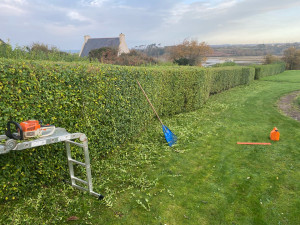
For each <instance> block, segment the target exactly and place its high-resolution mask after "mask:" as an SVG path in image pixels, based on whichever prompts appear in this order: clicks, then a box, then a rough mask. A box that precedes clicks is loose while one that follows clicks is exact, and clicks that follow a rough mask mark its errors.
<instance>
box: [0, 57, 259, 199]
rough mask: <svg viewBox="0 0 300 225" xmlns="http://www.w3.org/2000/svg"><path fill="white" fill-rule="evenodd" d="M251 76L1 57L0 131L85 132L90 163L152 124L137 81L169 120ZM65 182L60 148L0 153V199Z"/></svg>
mask: <svg viewBox="0 0 300 225" xmlns="http://www.w3.org/2000/svg"><path fill="white" fill-rule="evenodd" d="M253 76H254V68H249V67H233V68H223V69H218V68H217V69H202V68H197V67H149V68H148V67H121V66H110V65H99V64H88V63H76V64H75V63H54V62H47V61H17V60H7V59H0V102H1V104H0V113H1V114H0V133H1V134H3V133H4V128H5V126H6V123H7V122H8V121H9V120H14V121H17V122H21V121H25V120H28V119H38V120H43V121H44V123H50V124H53V125H55V126H56V127H64V128H66V129H67V131H68V132H70V133H72V132H82V133H85V134H86V135H87V137H88V139H89V150H90V156H91V158H92V160H102V158H103V156H105V154H108V153H109V152H110V151H112V150H113V149H116V147H117V146H119V145H121V144H122V143H124V142H125V141H126V140H128V139H129V138H131V137H133V136H135V135H137V134H138V133H139V132H140V131H141V129H143V128H144V127H145V126H146V125H147V123H149V122H150V121H151V120H152V119H153V112H152V110H151V108H150V107H149V105H148V103H147V102H146V99H145V98H144V96H143V95H142V92H141V91H140V90H139V87H138V85H137V83H136V79H138V80H139V81H140V83H141V84H142V86H143V87H144V89H145V91H146V93H147V94H148V96H149V98H150V99H151V101H152V103H153V104H154V106H155V108H156V110H157V111H158V113H159V114H160V115H162V116H168V115H174V114H176V113H181V112H187V111H191V110H195V109H197V108H199V107H201V106H202V105H203V104H204V103H205V102H206V101H207V99H208V98H209V95H210V94H211V93H216V92H221V91H223V90H226V89H229V88H231V87H234V86H237V85H241V84H249V83H250V82H251V81H252V80H253ZM75 150H76V149H75ZM78 154H79V153H78ZM76 157H77V156H76V155H75V158H76ZM94 169H95V168H94ZM67 178H68V168H67V162H66V153H65V149H64V145H63V143H57V144H54V145H48V146H41V147H39V148H34V149H28V150H24V151H11V152H10V153H8V154H4V155H0V198H1V199H2V200H3V199H13V198H18V197H20V196H24V195H25V194H26V192H27V191H31V190H32V189H34V188H36V187H37V188H40V187H41V186H44V185H50V184H52V183H57V182H61V181H62V180H64V179H67Z"/></svg>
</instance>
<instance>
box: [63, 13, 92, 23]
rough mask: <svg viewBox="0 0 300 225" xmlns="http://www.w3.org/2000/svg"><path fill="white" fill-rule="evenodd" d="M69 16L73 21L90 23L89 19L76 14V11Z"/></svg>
mask: <svg viewBox="0 0 300 225" xmlns="http://www.w3.org/2000/svg"><path fill="white" fill-rule="evenodd" d="M67 15H68V17H69V18H70V19H72V20H78V21H89V19H88V18H86V17H85V16H82V15H80V14H79V13H78V12H75V11H71V12H68V13H67Z"/></svg>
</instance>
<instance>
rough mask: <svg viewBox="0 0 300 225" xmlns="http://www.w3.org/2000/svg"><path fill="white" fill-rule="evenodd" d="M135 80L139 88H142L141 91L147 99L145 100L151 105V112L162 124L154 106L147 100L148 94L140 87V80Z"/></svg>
mask: <svg viewBox="0 0 300 225" xmlns="http://www.w3.org/2000/svg"><path fill="white" fill-rule="evenodd" d="M136 81H137V83H138V85H139V86H140V88H141V90H142V92H143V94H144V96H145V97H146V99H147V101H148V103H149V105H150V106H151V108H152V110H153V112H154V113H155V115H156V116H157V118H158V120H159V122H160V123H161V125H163V122H162V121H161V119H160V118H159V115H158V113H157V112H156V110H155V108H154V106H153V105H152V103H151V102H150V100H149V98H148V96H147V94H146V92H145V91H144V89H143V88H142V86H141V84H140V82H139V81H138V80H136Z"/></svg>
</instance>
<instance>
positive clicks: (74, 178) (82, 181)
mask: <svg viewBox="0 0 300 225" xmlns="http://www.w3.org/2000/svg"><path fill="white" fill-rule="evenodd" d="M71 179H73V180H76V181H79V182H81V183H83V184H86V185H88V182H86V181H85V180H81V179H79V178H78V177H71Z"/></svg>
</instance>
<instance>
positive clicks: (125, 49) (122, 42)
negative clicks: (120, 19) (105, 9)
mask: <svg viewBox="0 0 300 225" xmlns="http://www.w3.org/2000/svg"><path fill="white" fill-rule="evenodd" d="M119 40H120V45H119V52H118V56H120V55H121V54H122V53H126V54H127V53H129V52H130V51H129V49H128V47H127V44H126V42H125V34H122V33H121V34H120V35H119Z"/></svg>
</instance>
